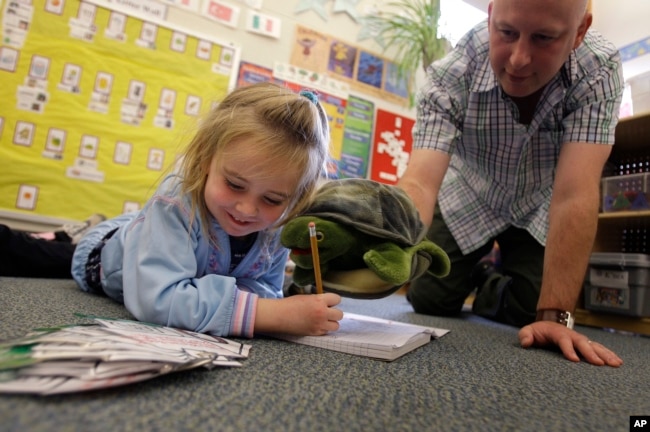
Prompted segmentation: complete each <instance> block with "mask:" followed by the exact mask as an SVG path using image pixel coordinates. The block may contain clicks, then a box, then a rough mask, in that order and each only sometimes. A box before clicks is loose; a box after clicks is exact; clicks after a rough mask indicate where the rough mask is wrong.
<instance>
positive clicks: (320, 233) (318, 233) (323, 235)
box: [316, 231, 325, 241]
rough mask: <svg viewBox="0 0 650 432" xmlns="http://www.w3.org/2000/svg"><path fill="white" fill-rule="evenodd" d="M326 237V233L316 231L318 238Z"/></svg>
mask: <svg viewBox="0 0 650 432" xmlns="http://www.w3.org/2000/svg"><path fill="white" fill-rule="evenodd" d="M324 238H325V234H323V232H322V231H316V240H318V241H321V240H323V239H324Z"/></svg>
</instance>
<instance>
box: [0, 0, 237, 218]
mask: <svg viewBox="0 0 650 432" xmlns="http://www.w3.org/2000/svg"><path fill="white" fill-rule="evenodd" d="M95 3H97V4H95ZM103 3H106V7H104V6H100V5H102V4H103ZM111 3H112V2H110V1H108V2H106V1H104V2H100V1H93V2H80V1H77V0H65V1H64V0H36V1H34V2H33V4H32V5H28V4H25V3H21V2H4V3H3V4H2V6H1V7H2V10H1V13H2V15H1V17H0V18H1V19H2V21H1V23H2V27H0V28H1V31H2V36H3V39H2V45H0V82H1V83H2V85H0V101H2V103H0V161H1V162H0V164H1V165H2V168H1V169H0V209H1V210H9V211H15V212H18V213H28V214H31V215H42V216H50V217H58V218H64V219H78V220H82V219H85V218H86V217H87V216H88V215H90V214H92V213H103V214H105V215H106V216H109V217H110V216H115V215H117V214H120V213H122V212H125V211H129V210H134V209H138V208H140V207H141V206H142V205H143V203H144V202H145V201H146V199H147V198H148V197H149V196H150V194H151V193H152V192H153V188H154V187H155V184H156V183H157V182H158V181H159V179H160V177H161V176H162V175H163V172H164V170H165V169H167V168H168V167H169V166H170V164H174V163H175V162H176V159H177V155H178V153H179V149H180V147H181V146H182V145H184V144H186V143H187V142H188V140H189V139H191V136H192V133H193V132H192V130H193V126H194V125H195V124H196V122H197V119H199V118H200V116H201V114H203V113H204V112H205V111H207V110H209V109H210V108H211V107H212V105H213V104H214V103H217V102H218V101H219V100H221V99H222V98H223V97H224V96H225V95H226V94H227V93H228V91H229V90H230V89H232V88H234V85H235V82H236V75H237V70H238V66H239V57H240V49H239V48H238V47H236V46H234V45H232V44H229V43H222V42H219V41H217V40H215V39H214V38H210V37H207V36H203V35H197V34H194V33H192V31H191V30H187V29H182V28H178V27H175V26H171V25H168V24H166V23H165V22H163V21H161V20H157V19H156V18H155V17H147V19H146V20H145V19H142V18H140V17H138V16H141V15H138V14H137V13H136V12H134V13H133V14H130V12H129V11H128V10H120V9H119V8H118V7H117V6H113V5H111Z"/></svg>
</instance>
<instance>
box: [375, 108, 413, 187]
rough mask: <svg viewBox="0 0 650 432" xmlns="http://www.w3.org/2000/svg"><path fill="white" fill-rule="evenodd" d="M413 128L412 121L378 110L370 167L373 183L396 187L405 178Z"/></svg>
mask: <svg viewBox="0 0 650 432" xmlns="http://www.w3.org/2000/svg"><path fill="white" fill-rule="evenodd" d="M414 125H415V120H413V119H410V118H408V117H404V116H401V115H398V114H394V113H391V112H389V111H384V110H382V109H378V110H377V120H376V122H375V134H374V138H373V148H372V162H371V165H370V166H371V174H370V178H371V179H372V180H375V181H379V182H383V183H387V184H396V183H397V181H398V180H399V179H400V178H401V177H402V175H403V174H404V171H405V170H406V165H407V164H408V161H409V156H410V154H411V148H412V146H413V137H412V135H411V132H412V129H413V126H414Z"/></svg>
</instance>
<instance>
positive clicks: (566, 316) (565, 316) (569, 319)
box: [557, 311, 574, 329]
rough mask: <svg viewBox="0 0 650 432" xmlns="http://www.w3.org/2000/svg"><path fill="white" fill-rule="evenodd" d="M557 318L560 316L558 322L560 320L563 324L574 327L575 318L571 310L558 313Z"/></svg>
mask: <svg viewBox="0 0 650 432" xmlns="http://www.w3.org/2000/svg"><path fill="white" fill-rule="evenodd" d="M557 318H558V319H557V322H559V323H560V324H562V325H565V326H567V327H568V328H570V329H573V322H574V318H573V315H571V312H568V311H567V312H562V313H560V314H558V317H557Z"/></svg>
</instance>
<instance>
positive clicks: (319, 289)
mask: <svg viewBox="0 0 650 432" xmlns="http://www.w3.org/2000/svg"><path fill="white" fill-rule="evenodd" d="M309 242H310V244H311V257H312V259H313V261H314V276H315V277H316V294H323V280H322V278H321V274H320V258H319V257H318V239H317V238H316V224H315V223H314V222H309Z"/></svg>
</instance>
